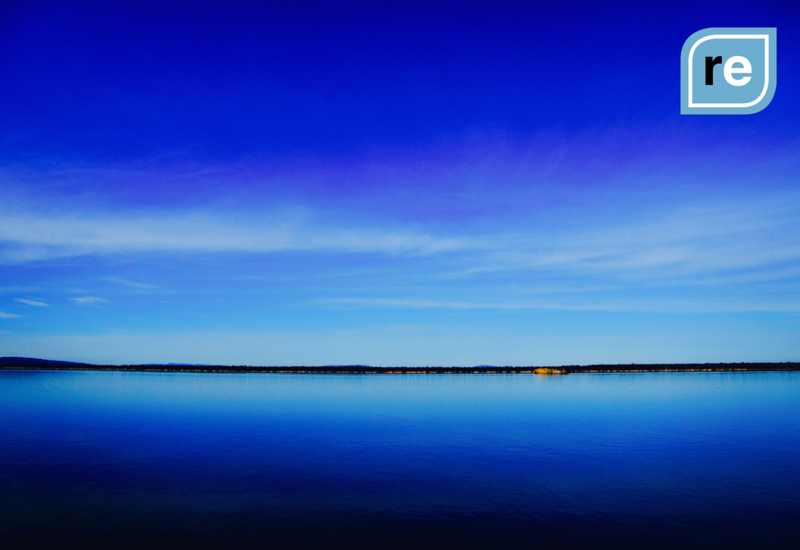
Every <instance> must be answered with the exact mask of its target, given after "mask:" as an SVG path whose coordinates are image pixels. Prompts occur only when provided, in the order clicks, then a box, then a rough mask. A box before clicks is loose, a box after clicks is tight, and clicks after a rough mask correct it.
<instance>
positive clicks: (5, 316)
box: [0, 311, 20, 319]
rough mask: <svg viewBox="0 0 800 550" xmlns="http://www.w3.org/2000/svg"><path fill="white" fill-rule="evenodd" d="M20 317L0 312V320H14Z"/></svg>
mask: <svg viewBox="0 0 800 550" xmlns="http://www.w3.org/2000/svg"><path fill="white" fill-rule="evenodd" d="M17 317H20V316H19V315H15V314H14V313H6V312H4V311H0V319H16V318H17Z"/></svg>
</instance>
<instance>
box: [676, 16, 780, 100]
mask: <svg viewBox="0 0 800 550" xmlns="http://www.w3.org/2000/svg"><path fill="white" fill-rule="evenodd" d="M776 45H777V29H775V28H761V27H759V28H754V27H743V28H741V27H740V28H710V29H703V30H701V31H698V32H696V33H694V34H693V35H692V36H690V37H689V38H688V39H687V40H686V42H684V44H683V50H682V51H681V114H684V115H749V114H752V113H757V112H759V111H761V110H762V109H764V108H765V107H766V106H767V105H769V103H770V101H772V97H773V95H775V84H776V82H777V71H776V64H777V57H776Z"/></svg>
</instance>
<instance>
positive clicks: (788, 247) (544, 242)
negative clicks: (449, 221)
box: [0, 194, 800, 305]
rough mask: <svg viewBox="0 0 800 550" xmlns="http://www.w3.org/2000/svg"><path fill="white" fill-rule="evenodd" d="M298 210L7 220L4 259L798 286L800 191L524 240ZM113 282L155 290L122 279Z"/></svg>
mask: <svg viewBox="0 0 800 550" xmlns="http://www.w3.org/2000/svg"><path fill="white" fill-rule="evenodd" d="M297 211H298V212H301V211H302V212H305V213H303V214H293V215H287V214H285V213H284V214H282V215H278V214H276V215H274V216H264V219H265V220H266V221H259V220H254V219H251V218H247V216H244V215H240V214H236V213H228V214H224V213H219V212H217V213H214V212H211V211H207V212H199V211H197V212H183V213H168V214H154V213H153V214H148V215H129V214H127V215H126V214H120V215H117V216H88V215H87V216H79V215H69V216H67V215H44V214H41V213H39V214H37V213H32V212H28V213H16V214H13V215H0V242H2V243H3V244H2V245H1V246H0V261H5V262H6V263H25V262H28V261H34V260H49V259H53V258H58V257H71V256H79V255H107V254H122V253H150V252H171V253H231V252H238V253H251V254H263V253H273V252H285V251H296V252H308V253H313V252H321V253H373V254H383V255H389V256H400V257H409V258H415V257H437V256H441V255H446V257H447V261H446V262H443V263H442V264H441V269H440V270H439V271H440V273H442V274H444V273H445V272H448V273H451V274H455V275H457V276H462V277H469V276H476V275H480V274H487V273H493V272H503V271H514V270H516V271H519V270H527V271H535V272H551V273H560V274H565V273H566V274H570V275H574V276H588V277H596V276H598V275H599V276H603V277H612V278H616V279H619V280H637V281H647V280H651V281H662V282H667V281H672V282H673V283H675V282H676V281H679V280H680V279H681V278H682V277H689V278H691V279H692V280H694V281H699V280H700V278H701V277H719V276H723V275H725V276H734V275H735V276H737V277H745V278H748V279H749V280H776V279H780V278H791V277H795V276H796V268H797V266H798V265H800V221H798V220H800V195H798V194H783V195H781V196H774V197H767V198H762V199H761V200H759V201H753V200H748V201H744V200H740V201H738V202H736V201H733V202H730V203H728V204H717V205H711V206H707V207H702V208H701V207H697V206H693V207H691V208H679V207H672V208H670V209H667V208H664V209H663V210H662V211H661V212H658V213H653V214H651V216H650V217H648V218H642V217H639V218H638V219H636V218H635V217H632V218H628V219H619V220H618V219H613V220H608V219H603V218H602V217H599V218H597V219H595V220H588V221H586V222H585V223H573V224H566V223H565V224H562V225H560V226H553V227H550V228H538V229H537V230H528V231H524V230H520V231H518V232H509V231H507V230H506V231H502V232H492V231H490V230H487V229H486V228H483V229H482V230H480V231H478V230H477V229H474V228H473V229H469V228H462V229H461V230H460V231H455V230H453V231H451V232H449V233H448V232H446V231H444V230H441V229H440V230H439V231H437V232H433V231H430V232H425V231H423V230H421V228H420V227H419V226H406V227H403V226H399V225H397V224H391V223H386V224H382V226H381V227H362V228H353V227H342V224H341V223H338V224H337V223H336V221H335V220H329V221H327V223H326V220H325V219H324V216H322V215H321V214H319V215H317V216H313V215H312V214H309V213H308V211H307V210H305V211H303V210H302V209H297ZM507 227H508V226H507ZM507 227H506V228H507ZM520 227H521V228H524V227H525V225H524V224H521V226H520ZM111 281H112V282H115V283H117V284H121V285H126V286H129V287H131V288H139V289H145V288H148V285H143V284H142V283H136V282H131V281H126V280H123V279H112V280H111ZM23 303H27V302H23ZM30 305H34V304H30ZM37 305H38V304H37Z"/></svg>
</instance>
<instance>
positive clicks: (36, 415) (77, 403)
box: [0, 371, 800, 549]
mask: <svg viewBox="0 0 800 550" xmlns="http://www.w3.org/2000/svg"><path fill="white" fill-rule="evenodd" d="M0 540H2V541H3V547H4V548H13V547H31V546H35V545H52V546H55V545H58V546H62V545H65V544H70V543H72V544H80V545H82V546H83V547H112V548H126V547H145V546H146V547H150V548H152V547H165V548H166V547H170V548H174V547H193V548H199V547H215V548H216V547H223V546H239V547H260V548H264V547H270V548H299V547H320V548H448V547H452V548H464V547H468V548H489V547H494V548H534V547H539V548H577V547H586V546H589V547H614V548H675V547H678V546H680V547H683V548H726V549H730V548H796V547H797V546H798V545H800V373H799V372H758V373H652V374H570V375H566V376H536V375H528V374H514V375H447V374H429V375H337V374H334V375H303V374H187V373H125V372H59V371H0Z"/></svg>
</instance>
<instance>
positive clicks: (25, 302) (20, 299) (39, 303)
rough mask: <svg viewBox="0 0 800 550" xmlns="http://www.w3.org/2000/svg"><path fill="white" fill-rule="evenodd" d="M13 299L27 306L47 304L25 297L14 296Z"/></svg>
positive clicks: (45, 305) (44, 305)
mask: <svg viewBox="0 0 800 550" xmlns="http://www.w3.org/2000/svg"><path fill="white" fill-rule="evenodd" d="M14 301H15V302H19V303H20V304H25V305H27V306H35V307H48V305H47V304H46V303H44V302H40V301H38V300H28V299H27V298H14Z"/></svg>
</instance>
